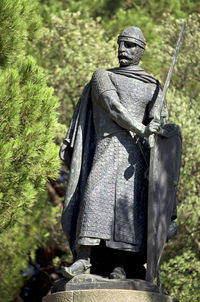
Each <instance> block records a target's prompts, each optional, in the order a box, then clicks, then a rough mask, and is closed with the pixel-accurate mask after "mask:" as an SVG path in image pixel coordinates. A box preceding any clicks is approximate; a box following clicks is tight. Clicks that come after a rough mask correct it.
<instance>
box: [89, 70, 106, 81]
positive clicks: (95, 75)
mask: <svg viewBox="0 0 200 302" xmlns="http://www.w3.org/2000/svg"><path fill="white" fill-rule="evenodd" d="M107 76H108V71H107V70H106V69H103V68H100V69H97V70H96V71H95V72H94V73H93V76H92V80H95V79H99V78H105V77H107Z"/></svg>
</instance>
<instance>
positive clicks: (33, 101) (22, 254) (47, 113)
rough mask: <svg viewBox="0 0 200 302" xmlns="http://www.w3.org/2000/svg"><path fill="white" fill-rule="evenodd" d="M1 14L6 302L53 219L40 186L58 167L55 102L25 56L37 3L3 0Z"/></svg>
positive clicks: (1, 251)
mask: <svg viewBox="0 0 200 302" xmlns="http://www.w3.org/2000/svg"><path fill="white" fill-rule="evenodd" d="M0 10H1V15H0V25H1V33H0V49H1V50H0V71H1V73H0V102H1V106H0V116H1V119H0V154H1V156H0V243H1V244H0V259H1V266H0V279H1V280H0V292H1V295H0V301H2V302H3V301H4V302H5V301H6V302H7V301H12V300H13V296H14V295H15V294H16V293H18V292H19V290H20V286H21V283H22V281H23V276H22V274H21V271H22V270H23V269H24V268H25V267H26V266H27V260H28V254H31V255H32V256H33V255H34V251H35V249H36V248H37V246H38V245H40V244H42V242H44V241H45V238H47V237H48V236H47V235H48V233H47V228H49V226H50V225H51V224H52V223H53V218H54V219H55V217H56V215H57V209H55V208H53V207H52V206H50V204H49V203H48V198H47V196H46V195H47V194H46V193H45V184H46V182H47V180H48V178H49V177H52V178H53V177H56V176H57V169H58V167H59V160H58V147H57V146H56V145H55V143H54V142H53V138H54V135H55V133H56V130H57V129H58V123H57V106H58V100H57V98H56V97H54V96H53V95H52V94H53V89H52V88H48V87H47V84H46V79H45V75H44V73H43V71H42V69H41V68H40V67H38V66H37V65H36V62H35V60H34V59H33V58H32V57H31V56H30V55H29V54H30V53H31V52H32V49H33V48H32V46H33V45H34V41H36V40H37V38H38V34H39V29H40V24H41V23H40V19H41V18H40V16H38V14H37V12H38V11H37V1H36V0H35V1H32V2H30V1H28V0H3V1H1V2H0ZM11 63H12V64H11Z"/></svg>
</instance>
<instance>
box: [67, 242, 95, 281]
mask: <svg viewBox="0 0 200 302" xmlns="http://www.w3.org/2000/svg"><path fill="white" fill-rule="evenodd" d="M90 254H91V247H90V246H85V245H81V246H80V248H79V251H78V255H77V260H76V261H75V262H74V263H73V264H72V265H70V266H69V267H63V269H62V274H63V276H64V277H66V278H68V279H72V278H73V277H75V276H77V275H80V274H86V273H90V267H91V263H90Z"/></svg>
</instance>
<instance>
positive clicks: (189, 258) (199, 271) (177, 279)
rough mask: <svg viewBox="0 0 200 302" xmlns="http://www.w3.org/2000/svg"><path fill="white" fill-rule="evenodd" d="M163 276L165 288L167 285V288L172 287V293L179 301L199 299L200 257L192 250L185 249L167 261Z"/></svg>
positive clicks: (185, 301) (195, 300)
mask: <svg viewBox="0 0 200 302" xmlns="http://www.w3.org/2000/svg"><path fill="white" fill-rule="evenodd" d="M161 276H162V277H163V279H164V285H165V288H166V285H167V289H169V288H170V291H171V294H172V295H173V296H174V297H176V298H178V299H179V301H181V302H188V301H194V302H198V301H199V298H200V295H199V276H200V267H199V259H198V258H197V256H196V254H195V253H193V252H192V251H191V250H189V249H185V250H184V251H183V253H182V254H181V255H177V256H175V257H174V258H171V259H170V260H169V262H168V263H166V262H165V263H164V264H163V266H162V273H161ZM165 288H164V289H165Z"/></svg>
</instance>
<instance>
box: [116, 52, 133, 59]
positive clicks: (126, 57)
mask: <svg viewBox="0 0 200 302" xmlns="http://www.w3.org/2000/svg"><path fill="white" fill-rule="evenodd" d="M118 59H128V60H131V59H132V57H130V56H129V55H127V54H126V53H119V54H118Z"/></svg>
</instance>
